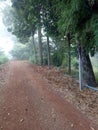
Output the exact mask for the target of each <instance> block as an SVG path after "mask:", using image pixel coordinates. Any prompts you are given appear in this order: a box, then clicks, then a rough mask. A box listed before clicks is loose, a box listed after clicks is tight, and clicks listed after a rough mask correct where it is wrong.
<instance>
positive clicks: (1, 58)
mask: <svg viewBox="0 0 98 130" xmlns="http://www.w3.org/2000/svg"><path fill="white" fill-rule="evenodd" d="M8 61H9V59H8V57H7V56H5V55H2V56H0V64H4V63H6V62H8Z"/></svg>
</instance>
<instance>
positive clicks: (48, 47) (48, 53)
mask: <svg viewBox="0 0 98 130" xmlns="http://www.w3.org/2000/svg"><path fill="white" fill-rule="evenodd" d="M47 58H48V67H49V68H50V64H51V63H50V46H49V36H47Z"/></svg>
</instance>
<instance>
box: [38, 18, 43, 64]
mask: <svg viewBox="0 0 98 130" xmlns="http://www.w3.org/2000/svg"><path fill="white" fill-rule="evenodd" d="M38 42H39V63H40V65H43V54H42V36H41V24H40V20H39V25H38Z"/></svg>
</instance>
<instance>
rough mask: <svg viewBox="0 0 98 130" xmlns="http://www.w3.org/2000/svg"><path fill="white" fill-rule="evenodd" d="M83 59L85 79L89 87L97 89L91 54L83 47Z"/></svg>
mask: <svg viewBox="0 0 98 130" xmlns="http://www.w3.org/2000/svg"><path fill="white" fill-rule="evenodd" d="M81 58H82V66H83V72H84V79H85V81H86V83H87V84H88V85H89V86H92V87H96V80H95V75H94V72H93V68H92V64H91V61H90V57H89V54H88V53H87V52H86V49H85V48H84V47H81Z"/></svg>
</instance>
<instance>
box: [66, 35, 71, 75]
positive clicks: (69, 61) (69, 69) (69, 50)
mask: <svg viewBox="0 0 98 130" xmlns="http://www.w3.org/2000/svg"><path fill="white" fill-rule="evenodd" d="M67 39H68V73H69V74H71V47H70V44H71V43H70V40H71V37H70V33H67Z"/></svg>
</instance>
